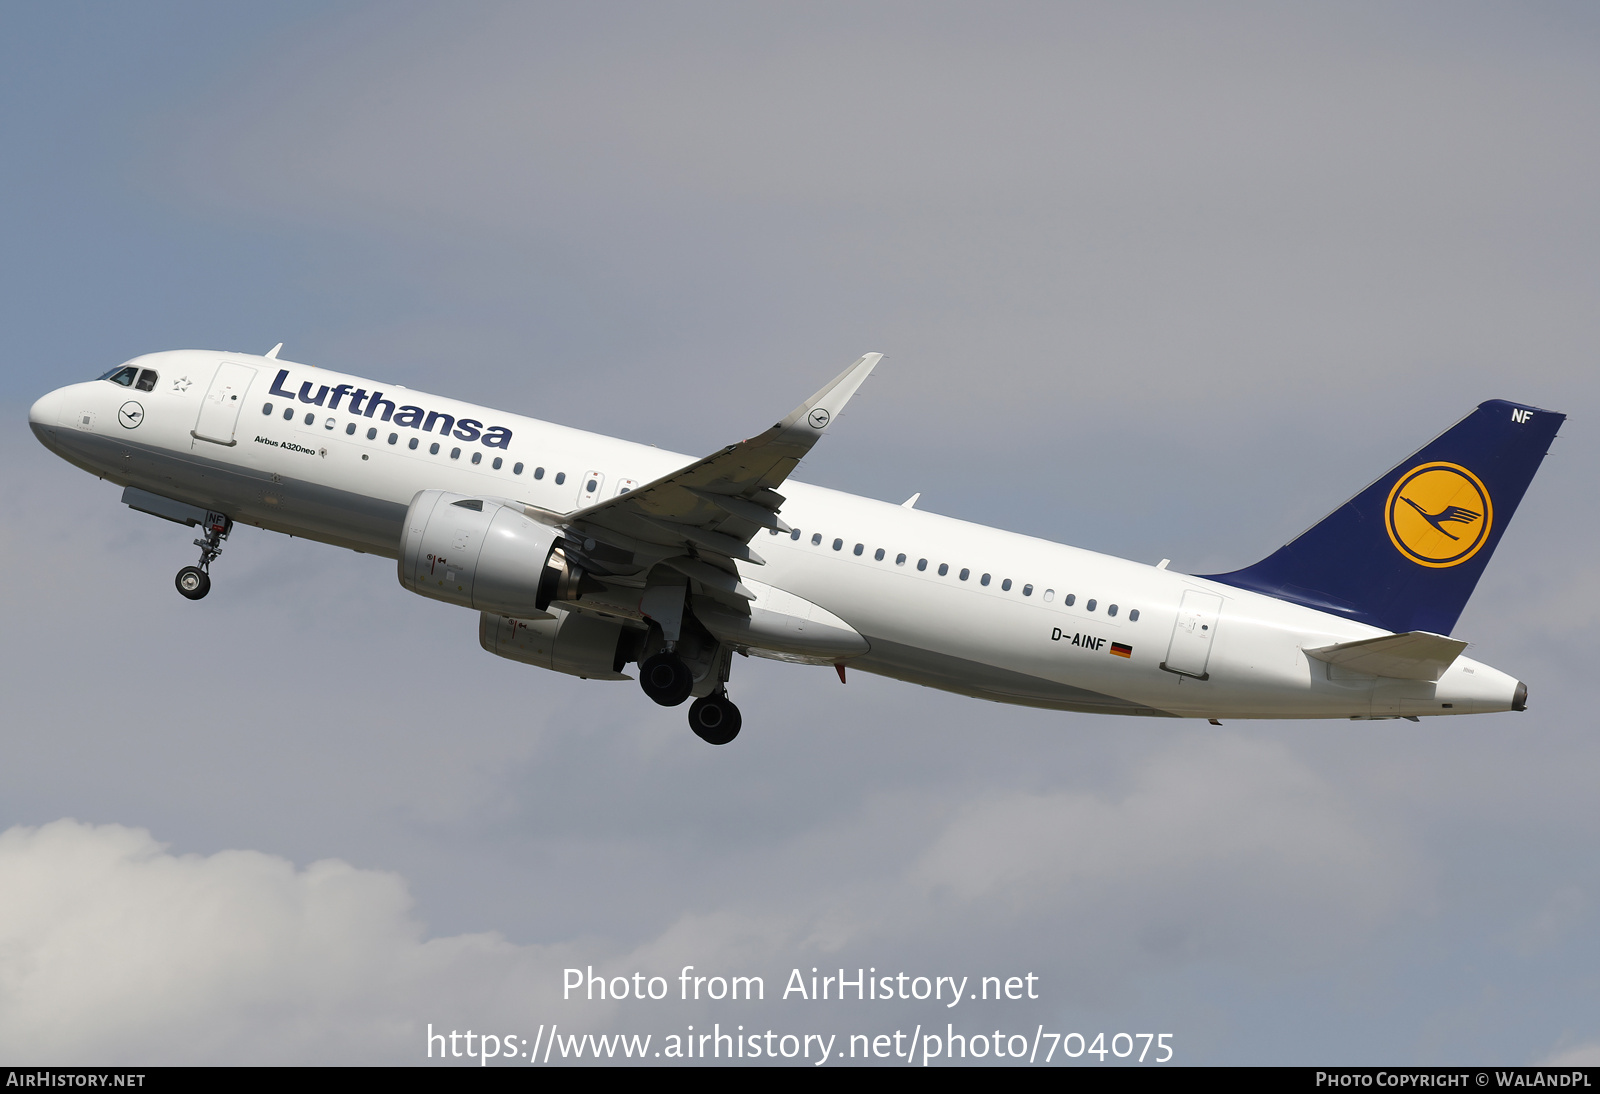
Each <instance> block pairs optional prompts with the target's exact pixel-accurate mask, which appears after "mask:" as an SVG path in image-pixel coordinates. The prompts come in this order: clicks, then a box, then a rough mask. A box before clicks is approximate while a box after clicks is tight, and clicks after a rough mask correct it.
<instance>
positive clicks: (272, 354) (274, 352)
mask: <svg viewBox="0 0 1600 1094" xmlns="http://www.w3.org/2000/svg"><path fill="white" fill-rule="evenodd" d="M282 348H283V343H282V342H279V343H278V344H277V345H275V346H273V347H272V348H271V349H269V350H267V352H266V353H264V354H262V356H264V357H265V358H266V359H267V360H269V361H276V360H277V359H278V351H279V350H280V349H282Z"/></svg>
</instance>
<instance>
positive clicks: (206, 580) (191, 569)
mask: <svg viewBox="0 0 1600 1094" xmlns="http://www.w3.org/2000/svg"><path fill="white" fill-rule="evenodd" d="M231 531H233V519H232V518H231V517H228V516H226V515H225V514H222V513H209V512H208V513H207V514H206V522H205V525H204V529H203V531H202V532H201V538H199V539H197V540H195V541H194V545H195V546H196V547H198V548H200V565H198V566H185V567H184V568H183V569H181V570H179V571H178V576H177V578H176V579H175V580H174V582H173V583H174V584H175V585H177V587H178V592H179V593H180V594H181V595H183V596H185V597H187V598H189V599H190V600H199V599H200V598H201V597H203V596H205V595H206V594H207V593H209V592H210V591H211V563H212V562H214V561H215V560H216V558H217V556H218V555H220V554H222V541H223V540H225V539H227V538H228V533H229V532H231Z"/></svg>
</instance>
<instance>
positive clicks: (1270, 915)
mask: <svg viewBox="0 0 1600 1094" xmlns="http://www.w3.org/2000/svg"><path fill="white" fill-rule="evenodd" d="M1418 869H1419V867H1418V865H1417V862H1416V860H1415V856H1414V853H1413V852H1411V851H1410V850H1409V849H1408V848H1406V847H1405V846H1404V841H1403V840H1397V839H1396V838H1395V837H1394V835H1393V834H1392V833H1385V832H1384V831H1383V830H1382V829H1381V828H1380V827H1379V826H1378V825H1377V824H1376V823H1374V822H1372V821H1370V820H1364V819H1363V818H1361V817H1359V816H1357V815H1356V814H1355V812H1354V811H1353V810H1352V809H1351V808H1350V805H1349V803H1348V802H1346V801H1342V800H1341V799H1340V795H1339V794H1338V793H1337V792H1336V791H1335V790H1334V789H1333V788H1332V787H1331V786H1330V785H1329V784H1327V783H1326V782H1324V781H1323V780H1322V779H1321V778H1319V777H1318V776H1316V775H1315V774H1314V773H1313V772H1312V771H1311V770H1310V769H1308V768H1307V767H1306V766H1305V765H1304V764H1303V763H1301V762H1300V761H1298V760H1296V759H1295V758H1294V757H1293V756H1292V755H1291V754H1290V753H1289V751H1288V750H1287V749H1286V748H1284V747H1283V746H1281V745H1279V744H1276V743H1272V742H1259V741H1257V742H1252V741H1249V740H1246V739H1244V738H1241V737H1236V736H1223V737H1216V738H1210V739H1197V738H1192V737H1191V738H1188V739H1186V740H1183V741H1181V742H1179V743H1175V744H1174V745H1173V746H1172V747H1169V748H1167V749H1164V750H1162V751H1161V752H1160V753H1158V754H1156V755H1154V756H1152V757H1151V758H1150V760H1149V762H1148V763H1146V764H1144V765H1141V767H1140V768H1139V769H1138V770H1137V771H1136V773H1135V774H1134V776H1133V781H1132V785H1131V786H1129V787H1128V788H1127V789H1126V790H1125V791H1123V792H1121V793H1109V792H1099V793H1096V792H1089V793H1085V792H1070V791H1064V792H1055V793H1034V794H1010V795H1005V796H994V797H988V798H982V799H977V800H974V801H972V802H970V803H969V804H967V805H965V806H963V808H962V809H961V810H960V811H959V813H958V814H957V815H956V816H955V817H954V818H952V820H951V822H950V823H949V824H948V826H947V827H945V829H944V830H943V831H942V832H940V833H939V834H938V835H937V836H936V837H935V838H934V839H933V840H932V841H931V843H930V845H929V846H928V847H927V849H926V850H925V851H924V853H923V854H922V855H921V856H920V858H919V859H918V861H917V863H916V865H915V866H914V867H913V869H912V871H911V875H910V876H911V880H912V882H913V884H915V885H916V886H918V887H919V888H921V889H922V890H923V891H924V892H925V893H927V894H928V895H929V896H930V897H937V896H939V895H940V894H948V895H949V896H950V897H952V898H953V899H954V900H956V901H958V902H959V903H961V904H964V905H967V906H969V907H970V906H974V905H988V906H991V907H994V908H998V909H1003V911H1002V912H1000V913H999V914H997V915H995V916H994V917H993V918H994V919H995V920H996V921H997V922H996V924H995V925H996V926H1000V927H1003V926H1007V925H1014V924H1016V923H1018V922H1027V921H1030V920H1032V921H1038V920H1050V921H1054V920H1056V919H1058V918H1059V917H1062V916H1066V917H1069V918H1070V919H1071V920H1072V921H1073V922H1074V923H1075V924H1076V925H1077V927H1078V928H1079V929H1082V930H1084V931H1085V932H1087V933H1089V934H1091V935H1093V936H1094V937H1095V938H1096V939H1097V951H1098V952H1095V953H1094V955H1093V956H1094V959H1096V960H1099V959H1103V958H1104V956H1105V953H1104V951H1105V950H1106V949H1111V950H1122V951H1124V952H1125V953H1127V954H1131V955H1141V954H1142V955H1143V956H1144V957H1145V958H1147V959H1151V958H1153V959H1156V960H1160V961H1170V960H1172V959H1174V958H1184V959H1195V958H1215V957H1218V956H1221V955H1223V954H1230V955H1240V956H1248V955H1249V954H1250V953H1252V952H1260V953H1263V954H1265V953H1267V952H1270V953H1271V954H1272V957H1271V960H1272V961H1274V962H1278V963H1282V962H1285V961H1289V962H1291V963H1293V962H1306V961H1320V960H1324V959H1326V958H1327V957H1328V956H1329V955H1330V953H1332V952H1337V951H1338V950H1340V949H1344V948H1346V947H1348V946H1349V945H1351V944H1353V943H1355V942H1357V941H1359V940H1360V939H1361V938H1363V937H1364V936H1365V935H1366V934H1367V932H1368V931H1370V930H1371V929H1372V928H1373V927H1374V926H1376V925H1377V924H1379V923H1381V922H1382V921H1383V920H1384V919H1385V918H1386V917H1387V916H1388V915H1389V914H1390V913H1391V912H1393V910H1394V909H1395V908H1396V907H1397V906H1398V905H1400V904H1402V903H1404V902H1407V901H1409V900H1412V899H1414V898H1415V897H1416V896H1417V895H1418V892H1419V890H1420V889H1423V888H1425V887H1426V883H1421V884H1419V881H1418V879H1417V877H1416V874H1417V871H1418ZM1008 921H1009V924H1008ZM1090 956H1091V955H1090V954H1089V953H1083V954H1079V955H1078V960H1080V961H1084V962H1085V963H1088V961H1089V960H1090Z"/></svg>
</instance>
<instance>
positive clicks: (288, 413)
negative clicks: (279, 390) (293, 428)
mask: <svg viewBox="0 0 1600 1094" xmlns="http://www.w3.org/2000/svg"><path fill="white" fill-rule="evenodd" d="M283 420H284V421H286V422H292V421H294V407H292V406H286V407H284V408H283Z"/></svg>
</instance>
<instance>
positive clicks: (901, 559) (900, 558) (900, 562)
mask: <svg viewBox="0 0 1600 1094" xmlns="http://www.w3.org/2000/svg"><path fill="white" fill-rule="evenodd" d="M894 564H895V565H896V566H904V565H905V564H906V556H905V552H904V551H902V552H900V553H899V554H898V555H895V556H894Z"/></svg>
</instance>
